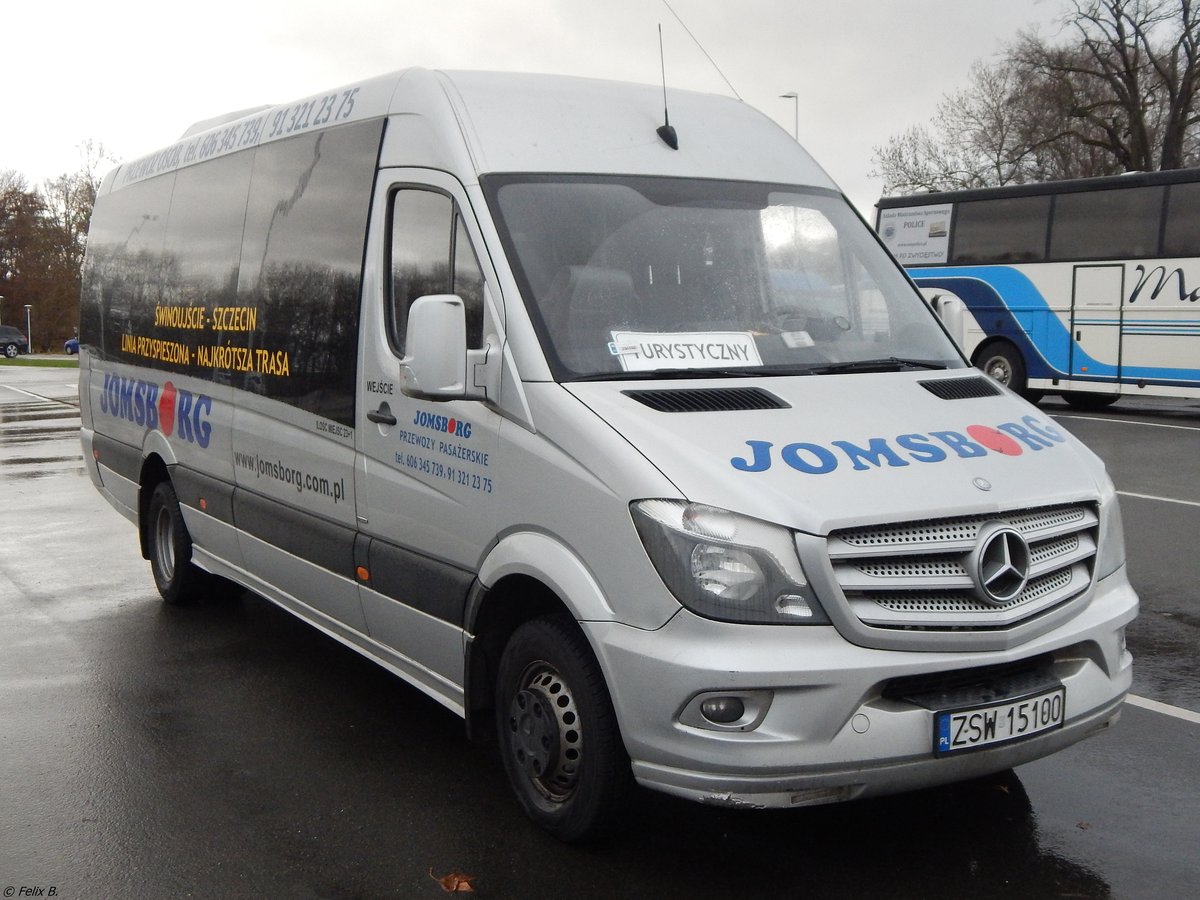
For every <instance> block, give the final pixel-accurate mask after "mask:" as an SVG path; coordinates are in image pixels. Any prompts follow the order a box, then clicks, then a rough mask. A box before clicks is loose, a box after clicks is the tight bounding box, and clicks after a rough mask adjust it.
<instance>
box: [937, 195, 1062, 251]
mask: <svg viewBox="0 0 1200 900" xmlns="http://www.w3.org/2000/svg"><path fill="white" fill-rule="evenodd" d="M1049 222H1050V198H1049V197H1017V198H1013V199H1008V200H976V201H974V202H971V203H959V204H956V205H955V207H954V248H953V256H952V262H956V263H1014V262H1038V261H1040V260H1043V259H1045V258H1046V228H1047V226H1048V225H1049Z"/></svg>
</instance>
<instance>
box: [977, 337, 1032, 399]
mask: <svg viewBox="0 0 1200 900" xmlns="http://www.w3.org/2000/svg"><path fill="white" fill-rule="evenodd" d="M975 365H976V367H977V368H979V369H982V370H983V371H984V372H985V373H986V374H987V375H989V376H991V377H992V378H993V379H994V380H996V381H998V382H1000V383H1001V384H1002V385H1004V386H1005V387H1007V388H1009V389H1010V390H1012V391H1014V392H1015V393H1018V394H1024V393H1025V384H1026V380H1025V360H1023V359H1022V358H1021V352H1020V351H1019V350H1017V348H1016V347H1014V346H1013V345H1012V344H1007V343H1003V342H1001V343H996V344H988V346H986V347H984V348H983V351H982V352H981V353H979V355H978V356H976V357H975Z"/></svg>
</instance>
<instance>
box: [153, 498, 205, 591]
mask: <svg viewBox="0 0 1200 900" xmlns="http://www.w3.org/2000/svg"><path fill="white" fill-rule="evenodd" d="M145 527H146V549H147V551H148V553H149V555H150V570H151V572H153V573H154V583H155V585H156V586H157V587H158V592H159V594H161V595H162V598H163V600H165V601H166V602H167V603H176V604H185V603H192V602H194V601H195V600H197V599H198V598H199V597H200V595H201V594H202V593H203V592H204V587H205V585H206V581H207V578H206V573H205V572H204V571H203V570H201V569H198V568H197V567H196V566H195V565H193V564H192V538H191V536H190V535H189V534H188V530H187V526H186V525H185V524H184V522H183V513H182V511H181V510H180V509H179V498H178V497H176V496H175V489H174V488H173V487H171V483H170V482H168V481H163V482H160V483H159V484H158V485H157V486H156V487H155V488H154V493H152V494H151V495H150V503H149V505H148V506H147V508H146V525H145Z"/></svg>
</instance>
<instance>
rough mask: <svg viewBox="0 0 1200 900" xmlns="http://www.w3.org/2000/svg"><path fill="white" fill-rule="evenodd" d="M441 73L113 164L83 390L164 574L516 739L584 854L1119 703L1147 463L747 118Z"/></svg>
mask: <svg viewBox="0 0 1200 900" xmlns="http://www.w3.org/2000/svg"><path fill="white" fill-rule="evenodd" d="M668 104H669V115H670V123H671V124H670V127H669V129H668V128H666V127H664V126H665V125H666V123H665V122H664V121H663V95H662V89H661V87H651V86H641V85H631V84H616V83H606V82H600V81H590V80H582V79H572V78H560V77H548V76H526V75H515V74H483V73H466V72H457V73H451V72H431V71H425V70H421V69H411V70H407V71H404V72H400V73H397V74H392V75H387V76H384V77H381V78H377V79H374V80H370V81H365V82H363V83H361V84H356V85H351V86H348V87H344V88H338V89H337V90H331V91H328V92H326V93H322V94H319V95H316V96H313V97H309V98H305V99H303V100H299V101H296V102H294V103H290V104H285V105H282V106H273V107H267V108H262V109H258V110H253V111H250V112H248V113H241V114H235V115H233V116H231V117H229V118H228V119H226V120H217V121H210V122H205V123H201V124H200V125H198V126H196V128H194V129H192V130H191V131H189V132H188V133H187V134H185V135H184V136H183V137H182V138H181V139H180V140H178V141H176V142H175V143H174V144H172V145H170V146H168V147H166V148H164V149H162V150H161V151H159V152H157V153H154V154H152V155H150V156H147V157H145V158H142V159H139V160H137V161H134V162H131V163H127V164H124V165H122V166H120V167H119V168H117V169H116V170H115V171H113V172H112V173H110V174H109V175H108V176H107V178H106V179H105V181H104V184H103V186H102V188H101V190H100V195H99V197H98V199H97V202H96V206H95V214H94V216H93V218H92V224H91V231H90V235H89V240H88V254H87V262H86V266H85V273H84V284H83V296H82V312H81V321H82V328H81V334H80V340H81V345H82V350H81V362H80V396H81V402H82V415H83V438H82V439H83V445H84V448H85V455H86V458H87V460H88V465H89V471H90V474H91V478H92V480H93V481H94V482H95V484H96V487H97V488H98V489H99V490H100V491H101V492H102V493H103V495H104V496H105V497H106V498H107V499H108V500H109V501H110V502H111V503H112V505H113V506H115V507H116V508H117V509H118V510H120V511H121V512H122V513H123V514H124V515H125V516H126V517H127V518H128V519H129V520H130V521H131V522H133V523H134V525H135V526H136V528H137V535H138V539H139V540H140V542H141V548H142V551H143V553H144V554H145V556H146V557H147V558H148V559H149V561H150V567H151V571H152V573H153V576H154V580H155V582H156V583H157V586H158V589H159V591H160V592H161V594H162V596H163V598H164V599H165V600H166V601H167V602H170V603H183V602H187V601H191V600H195V599H197V598H203V597H204V596H205V594H206V593H207V592H211V591H214V590H219V589H220V583H219V582H218V580H217V577H219V579H226V580H229V581H232V582H235V583H236V584H238V585H240V586H242V587H244V588H248V589H250V590H251V591H255V592H257V593H258V594H261V595H262V596H263V597H266V598H268V599H269V600H271V601H273V602H275V603H277V604H279V605H280V606H282V607H284V608H285V609H287V610H289V611H291V612H292V613H294V614H295V615H297V616H299V617H300V618H302V619H304V620H305V621H307V622H309V623H311V624H312V625H313V626H315V627H316V628H319V629H320V630H321V631H323V632H325V633H326V634H328V635H329V636H331V637H333V638H335V639H336V640H338V641H341V642H343V643H344V644H346V645H348V646H349V647H352V648H354V649H355V650H357V651H358V652H360V653H362V654H364V655H365V656H368V657H370V658H371V659H373V660H375V661H377V662H378V663H380V664H381V665H383V666H385V667H386V668H388V669H389V670H391V671H392V672H394V673H396V674H397V675H398V676H400V677H401V678H402V679H404V680H405V681H407V682H409V683H410V684H412V685H413V686H415V687H416V688H417V689H419V690H422V691H424V692H426V693H427V694H429V695H430V696H432V697H434V698H436V699H437V700H438V701H440V702H441V703H442V704H444V705H445V706H446V707H448V708H449V709H451V710H453V711H454V712H456V713H458V714H459V715H461V716H463V717H464V719H465V720H466V723H467V726H468V730H469V733H470V734H471V735H472V736H475V737H488V736H491V737H493V738H494V740H495V741H496V744H497V746H498V748H499V753H500V755H501V757H502V758H503V760H504V765H505V768H506V770H507V773H508V777H509V778H510V779H511V781H512V785H513V787H514V789H515V792H516V795H517V797H518V799H519V800H520V802H521V803H522V804H523V806H524V808H525V809H526V810H527V812H528V813H529V815H530V816H531V817H532V818H533V819H534V820H536V821H537V822H538V823H540V824H541V825H542V826H543V827H545V828H547V829H549V830H550V831H551V832H553V833H554V834H556V835H558V836H559V837H561V838H563V839H567V840H574V839H579V838H583V837H586V836H589V835H591V834H594V833H595V832H597V831H598V830H599V829H601V828H603V827H604V826H606V825H608V824H610V823H611V822H613V821H614V819H615V818H616V817H617V816H618V815H619V813H620V811H621V805H622V802H623V800H624V798H625V797H626V794H627V791H628V790H629V788H630V787H631V786H632V785H634V784H635V783H636V784H641V785H643V786H645V787H648V788H652V789H656V790H660V791H666V792H668V793H671V794H675V795H678V796H682V797H687V798H691V799H693V800H696V801H699V802H702V803H709V804H717V805H724V806H743V807H793V806H805V805H809V804H817V803H826V802H832V801H839V800H848V799H851V798H856V797H867V796H871V795H876V794H882V793H886V792H894V791H901V790H907V789H911V788H920V787H925V786H928V785H934V784H939V783H944V782H950V781H955V780H960V779H967V778H972V777H975V776H979V775H983V774H986V773H991V772H995V771H998V770H1005V769H1008V768H1010V767H1012V766H1016V765H1019V764H1021V763H1024V762H1027V761H1029V760H1032V759H1036V758H1038V757H1041V756H1044V755H1046V754H1048V753H1052V752H1054V751H1056V750H1058V749H1060V748H1062V747H1065V746H1067V745H1069V744H1073V743H1074V742H1076V741H1078V740H1080V739H1081V738H1084V737H1086V736H1088V735H1090V734H1093V733H1095V732H1097V731H1099V730H1101V729H1103V728H1105V727H1106V726H1107V725H1109V724H1110V723H1111V722H1113V721H1114V720H1115V718H1116V717H1117V714H1118V712H1119V710H1120V707H1121V703H1122V700H1123V698H1124V695H1125V693H1126V691H1127V690H1128V688H1129V685H1130V674H1131V660H1130V655H1129V653H1128V652H1127V651H1126V648H1125V638H1124V633H1125V627H1126V626H1127V625H1128V623H1129V622H1130V621H1131V620H1132V619H1133V617H1134V615H1135V613H1136V611H1137V604H1138V600H1137V596H1136V594H1135V593H1134V591H1133V589H1132V588H1131V587H1130V584H1129V581H1128V579H1127V577H1126V568H1125V552H1124V545H1123V542H1122V535H1121V520H1120V513H1119V510H1118V506H1117V497H1116V495H1115V492H1114V489H1113V486H1112V483H1111V482H1110V480H1109V478H1108V476H1107V475H1106V473H1105V470H1104V466H1103V465H1102V464H1101V462H1100V461H1099V460H1098V459H1097V458H1096V456H1094V455H1093V454H1092V453H1091V452H1089V451H1088V450H1087V448H1085V447H1084V446H1083V445H1082V444H1081V443H1080V442H1079V441H1077V440H1076V439H1075V438H1073V437H1072V436H1071V435H1070V434H1068V433H1067V432H1066V431H1065V430H1063V429H1062V428H1061V427H1060V426H1058V425H1057V424H1055V423H1054V422H1053V421H1051V419H1050V418H1049V416H1047V415H1046V414H1045V413H1043V412H1041V411H1039V410H1038V409H1037V408H1036V407H1034V406H1031V405H1029V404H1028V403H1026V402H1025V401H1023V400H1022V399H1020V398H1019V397H1017V396H1016V395H1014V394H1013V393H1012V392H1010V391H1009V390H1007V389H1006V388H1004V387H1002V386H1000V385H998V384H997V383H995V382H993V381H992V380H990V379H988V378H987V377H985V376H984V375H982V374H981V373H979V372H978V371H976V370H975V369H972V368H970V367H969V365H968V364H967V362H966V361H965V360H964V359H963V357H962V355H961V354H960V353H959V351H958V350H957V349H956V348H955V345H954V343H953V342H952V341H951V340H950V338H949V337H948V336H947V334H946V332H945V331H944V330H943V328H942V327H941V325H940V324H939V322H938V321H937V319H936V318H935V317H934V316H933V315H932V314H931V313H930V311H929V309H928V308H927V307H926V305H925V304H924V303H923V302H922V300H921V296H920V294H919V293H918V292H917V290H916V289H915V288H914V286H913V284H912V283H911V282H910V281H909V280H908V279H907V277H906V276H905V275H904V273H903V271H902V270H901V269H900V268H899V267H898V266H897V265H896V263H895V262H894V261H893V260H892V258H891V257H890V256H889V255H888V254H887V252H886V251H885V250H884V249H883V248H882V246H881V245H880V243H879V242H878V240H877V239H876V238H875V236H874V235H873V233H872V232H871V231H870V229H869V228H868V227H867V226H866V225H865V224H864V223H863V222H862V220H861V219H860V218H859V216H858V215H857V214H856V213H855V212H854V211H853V209H852V208H851V206H850V204H849V203H848V202H847V200H846V198H845V197H844V196H843V195H842V194H841V192H840V191H839V190H838V188H837V187H836V185H835V184H834V183H833V182H832V181H831V180H830V178H829V177H828V176H827V175H826V174H825V172H824V171H823V170H822V169H821V168H820V167H819V166H818V165H817V164H816V163H815V162H814V161H813V160H812V159H811V158H810V157H809V155H808V154H807V153H806V152H805V151H804V150H803V149H802V148H801V147H800V146H799V145H798V144H797V143H796V142H795V141H794V140H793V139H792V138H791V137H790V136H789V135H788V134H787V133H786V132H785V131H783V130H782V129H780V128H779V127H777V126H776V125H775V124H774V123H772V122H771V121H770V120H768V119H767V118H766V117H764V116H762V115H761V114H759V113H757V112H756V111H754V110H753V109H751V108H750V107H748V106H747V105H746V104H745V103H742V102H739V101H735V100H732V99H728V98H723V97H717V96H708V95H702V94H696V93H689V92H685V91H671V92H669V95H668Z"/></svg>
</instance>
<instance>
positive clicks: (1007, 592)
mask: <svg viewBox="0 0 1200 900" xmlns="http://www.w3.org/2000/svg"><path fill="white" fill-rule="evenodd" d="M970 571H971V580H972V581H974V582H975V591H976V594H977V595H978V597H979V599H980V600H982V601H983V602H984V603H987V604H989V605H990V606H1005V605H1007V604H1009V603H1011V602H1012V601H1013V600H1015V599H1016V598H1017V597H1019V596H1020V594H1021V591H1023V590H1025V584H1026V583H1027V582H1028V581H1029V544H1027V543H1026V542H1025V538H1023V537H1022V536H1021V533H1020V532H1019V531H1017V530H1016V529H1015V528H1010V527H1009V526H1007V525H1003V524H1001V523H999V522H993V523H991V524H989V525H985V526H984V527H983V528H982V529H981V530H980V532H979V541H978V542H977V543H976V544H975V550H974V551H973V552H972V554H971V569H970Z"/></svg>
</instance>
